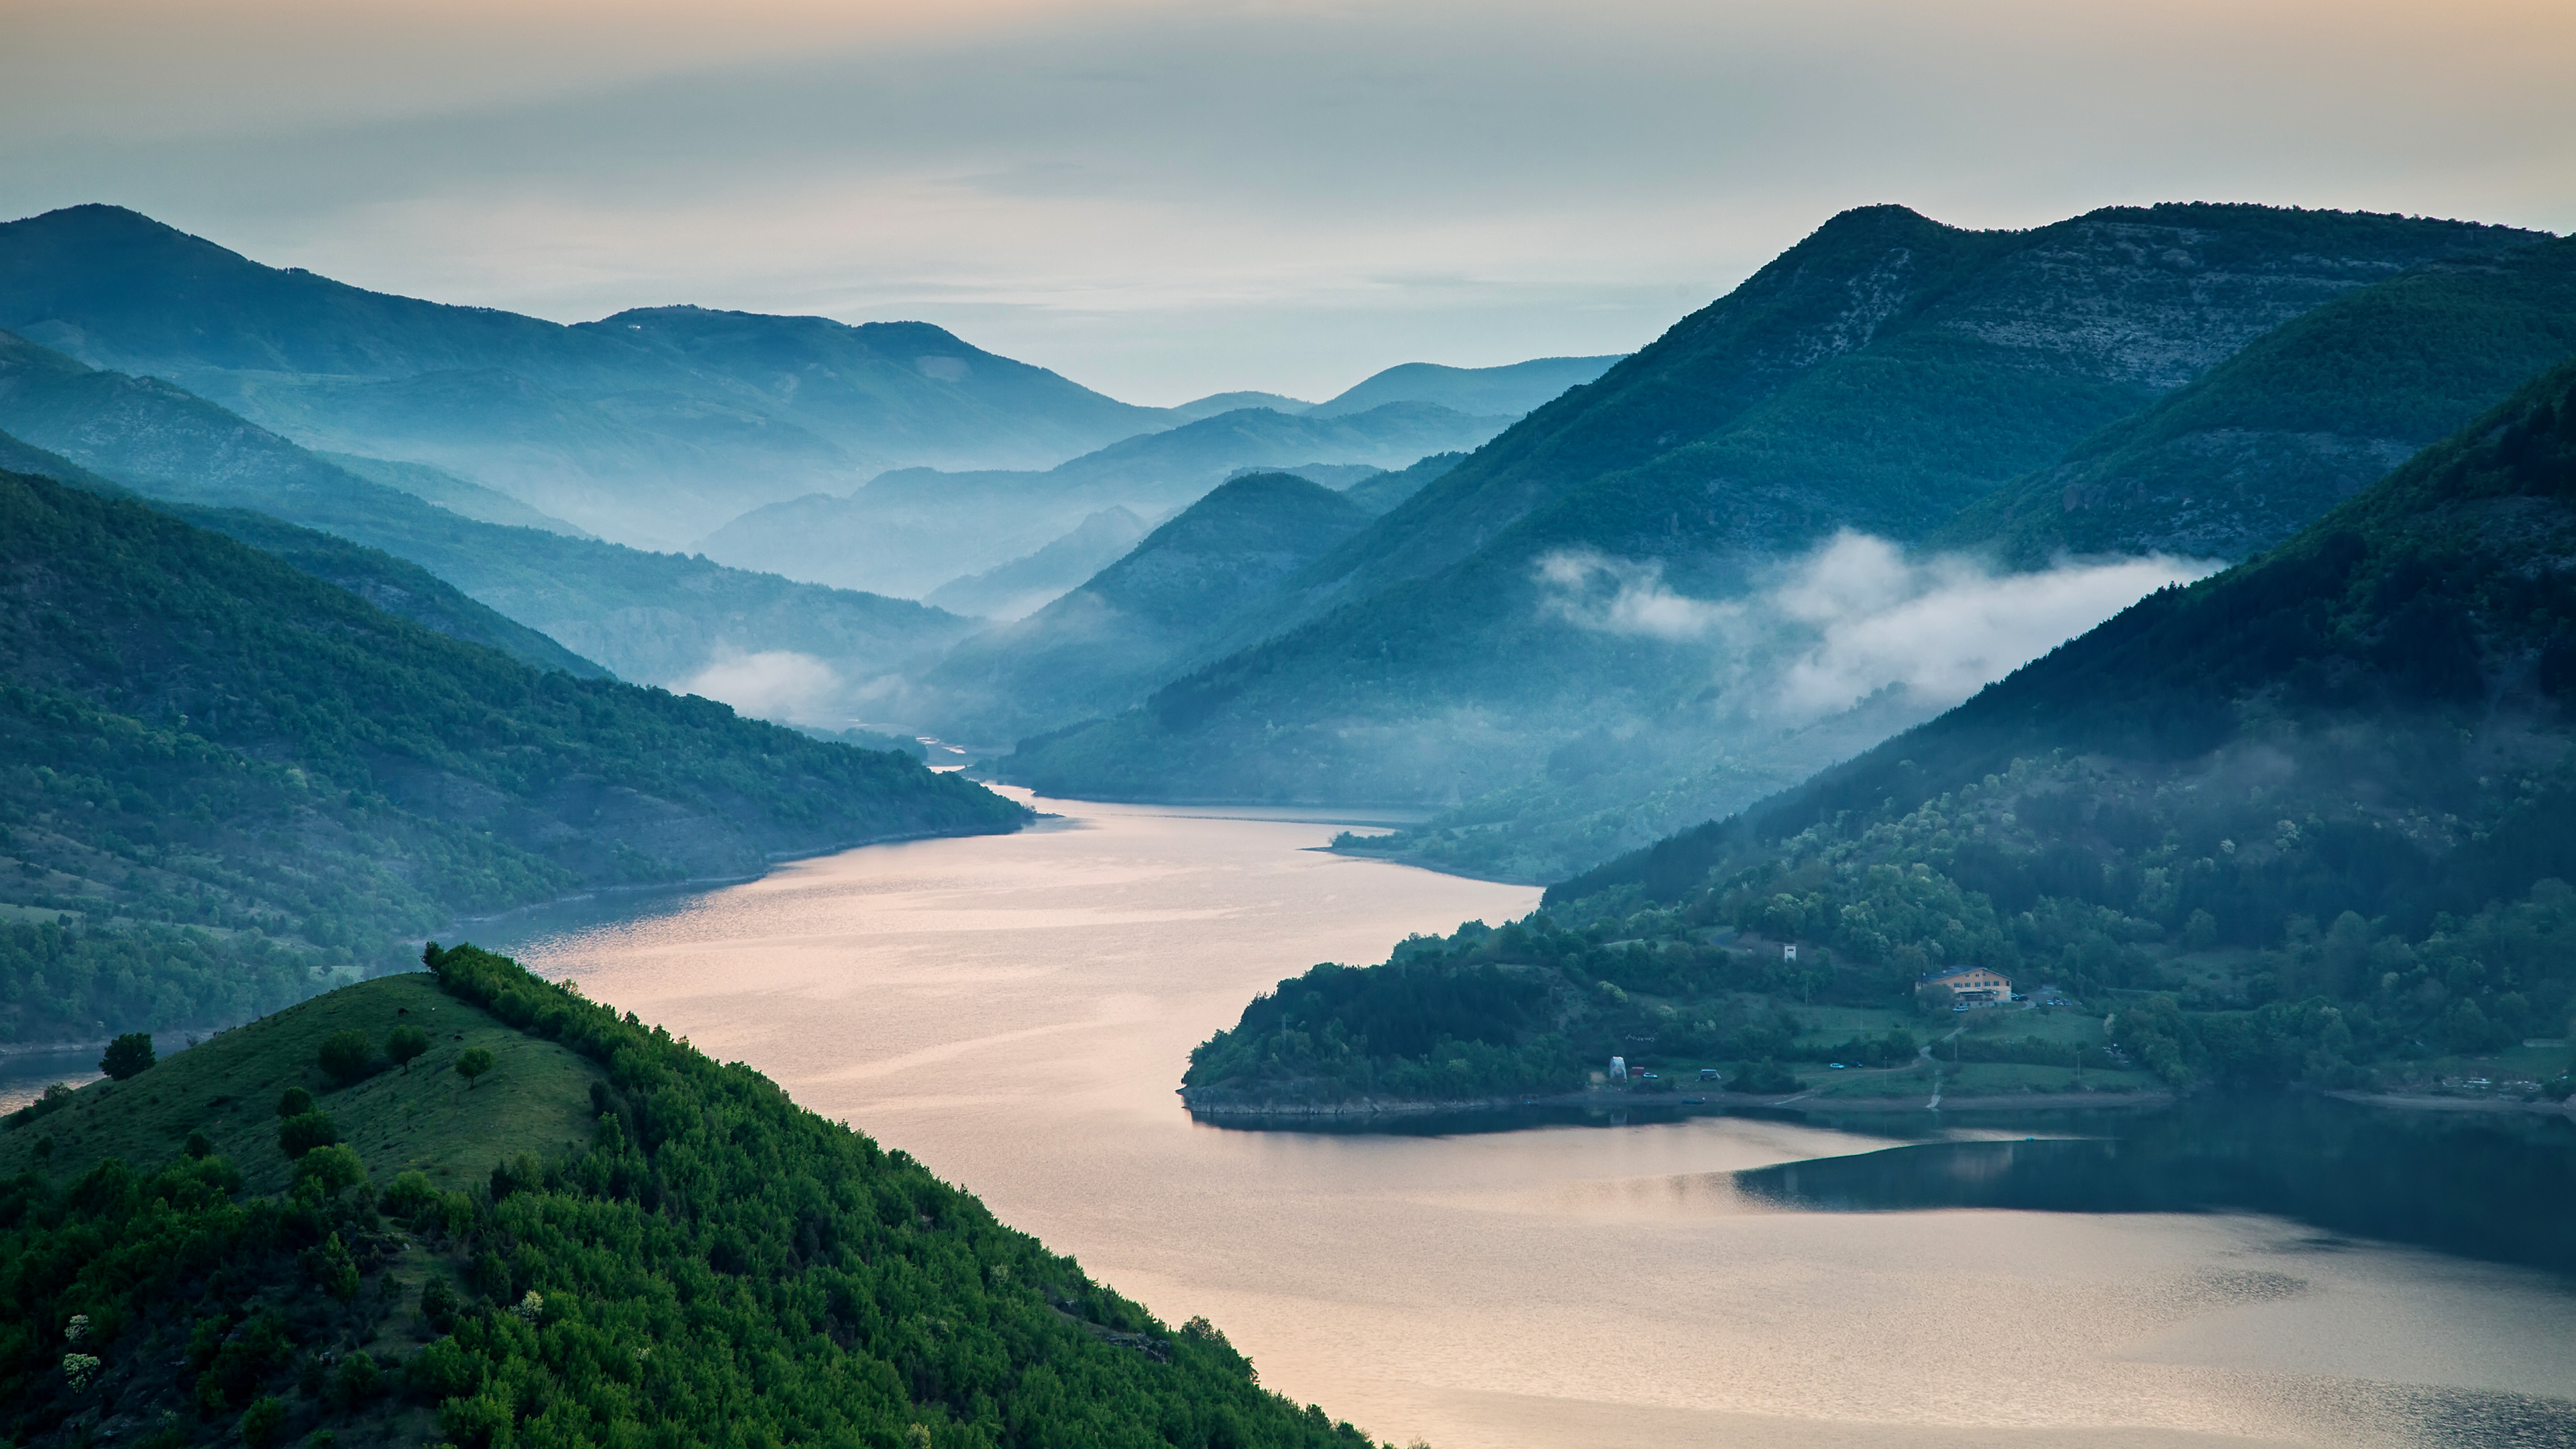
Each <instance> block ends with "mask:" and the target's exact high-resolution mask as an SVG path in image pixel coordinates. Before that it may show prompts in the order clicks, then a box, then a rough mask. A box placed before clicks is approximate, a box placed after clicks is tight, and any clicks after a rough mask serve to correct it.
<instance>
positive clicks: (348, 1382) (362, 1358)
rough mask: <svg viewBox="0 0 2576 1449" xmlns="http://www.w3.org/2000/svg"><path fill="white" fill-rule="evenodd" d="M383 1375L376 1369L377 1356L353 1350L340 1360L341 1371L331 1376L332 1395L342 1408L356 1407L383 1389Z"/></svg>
mask: <svg viewBox="0 0 2576 1449" xmlns="http://www.w3.org/2000/svg"><path fill="white" fill-rule="evenodd" d="M383 1387H384V1383H383V1375H381V1374H379V1373H378V1372H377V1371H376V1360H375V1358H374V1357H373V1356H372V1355H370V1354H367V1353H364V1352H359V1351H352V1352H351V1353H350V1354H349V1356H348V1357H347V1358H344V1359H342V1360H340V1371H339V1372H338V1373H336V1374H333V1375H332V1376H331V1397H332V1399H333V1400H334V1401H335V1402H337V1403H338V1404H339V1405H340V1406H341V1407H342V1408H350V1409H353V1408H356V1407H357V1406H358V1405H360V1404H363V1403H365V1402H366V1401H367V1400H369V1399H372V1398H374V1397H375V1396H376V1395H377V1394H378V1393H379V1392H381V1391H382V1390H383Z"/></svg>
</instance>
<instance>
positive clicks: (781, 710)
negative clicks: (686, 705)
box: [677, 649, 845, 728]
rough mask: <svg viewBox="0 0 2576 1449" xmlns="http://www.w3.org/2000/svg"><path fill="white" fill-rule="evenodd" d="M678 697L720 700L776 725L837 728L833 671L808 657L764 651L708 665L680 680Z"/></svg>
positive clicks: (838, 679) (837, 692) (837, 680)
mask: <svg viewBox="0 0 2576 1449" xmlns="http://www.w3.org/2000/svg"><path fill="white" fill-rule="evenodd" d="M677 687H678V689H679V690H680V692H681V693H684V694H695V695H700V696H703V697H705V698H707V699H714V700H722V701H723V702H724V703H726V704H729V705H732V706H733V707H734V712H735V713H737V714H744V715H749V716H751V717H752V718H754V719H766V720H776V721H778V722H779V723H781V724H810V725H828V726H832V727H835V728H837V727H839V726H840V725H841V724H843V723H845V721H843V720H841V719H840V718H839V717H838V716H839V714H840V713H841V712H842V711H841V710H840V708H839V705H840V700H841V691H842V682H841V676H840V674H839V672H838V671H836V670H834V669H833V668H832V666H831V665H829V664H826V663H824V662H823V661H822V660H820V659H817V658H815V657H814V656H813V655H811V654H799V653H797V652H795V651H794V650H792V649H766V650H763V651H761V652H760V653H757V654H732V655H727V656H725V657H723V658H719V659H716V660H714V661H712V662H710V663H709V664H708V665H707V666H706V667H705V668H703V669H701V670H699V671H698V672H697V673H696V674H694V675H691V676H690V677H689V678H688V679H686V680H683V681H682V682H681V683H680V684H679V685H678V686H677Z"/></svg>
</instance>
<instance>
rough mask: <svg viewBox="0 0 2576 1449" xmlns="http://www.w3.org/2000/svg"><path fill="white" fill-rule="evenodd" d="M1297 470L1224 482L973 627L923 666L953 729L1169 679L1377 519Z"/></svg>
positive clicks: (1076, 714)
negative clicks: (1105, 563) (1257, 604)
mask: <svg viewBox="0 0 2576 1449" xmlns="http://www.w3.org/2000/svg"><path fill="white" fill-rule="evenodd" d="M1368 519H1369V515H1368V512H1367V510H1365V509H1363V508H1361V507H1360V506H1359V505H1358V504H1355V503H1353V502H1351V501H1350V500H1349V499H1347V498H1345V497H1343V496H1342V495H1341V494H1339V493H1336V492H1334V491H1333V490H1332V489H1330V488H1326V487H1324V486H1323V485H1322V484H1319V483H1312V482H1309V481H1307V480H1306V479H1304V478H1300V477H1298V476H1296V475H1295V474H1292V473H1252V474H1247V475H1246V476H1244V477H1241V478H1236V479H1233V480H1231V481H1229V482H1226V483H1224V484H1221V485H1219V486H1218V487H1217V488H1216V490H1215V491H1213V492H1211V493H1209V494H1208V495H1207V496H1206V497H1205V498H1202V499H1200V500H1199V501H1198V502H1196V503H1193V504H1191V505H1190V506H1189V508H1188V509H1186V510H1184V511H1183V512H1182V513H1181V515H1180V516H1179V517H1177V518H1174V519H1173V520H1172V521H1170V522H1169V523H1166V524H1164V525H1163V526H1162V527H1160V528H1157V529H1155V530H1154V531H1153V532H1152V533H1150V534H1147V535H1146V536H1145V539H1144V541H1143V542H1141V543H1139V544H1137V545H1136V547H1135V548H1134V549H1133V550H1131V551H1129V552H1128V554H1127V555H1126V556H1125V557H1123V558H1121V559H1119V560H1118V561H1117V562H1116V563H1113V564H1111V565H1110V566H1109V567H1107V568H1105V569H1102V570H1101V571H1100V572H1099V573H1098V574H1095V575H1094V576H1092V578H1091V579H1090V580H1089V581H1088V582H1086V583H1085V584H1083V585H1082V587H1080V588H1078V589H1075V590H1073V591H1072V592H1071V593H1068V594H1066V595H1065V596H1064V597H1062V598H1060V599H1057V600H1056V601H1055V602H1053V603H1051V604H1049V605H1047V606H1046V607H1045V608H1043V609H1040V610H1039V611H1037V612H1036V613H1035V614H1033V615H1031V616H1029V617H1028V618H1026V619H1022V620H1020V621H1019V622H1017V623H1015V624H1006V625H1004V626H1002V627H1000V628H997V629H993V630H990V631H988V632H986V633H982V634H978V635H975V636H974V637H972V638H969V639H967V640H966V641H964V642H963V643H961V644H959V645H958V646H957V647H956V648H954V649H952V650H950V651H949V652H948V655H947V657H946V658H944V659H942V660H940V662H939V663H938V664H937V665H936V666H934V667H933V668H931V669H929V670H928V671H926V672H924V673H923V674H922V675H921V677H920V684H921V688H922V690H923V691H924V692H925V695H926V696H927V698H926V701H925V702H924V704H923V705H921V706H918V707H921V708H927V709H931V710H935V711H936V713H934V714H932V715H931V716H930V718H931V719H932V720H933V721H934V722H935V723H936V724H937V725H938V726H939V728H940V730H941V732H942V733H944V734H946V735H948V736H950V737H951V738H957V739H972V740H997V739H998V740H1011V739H1017V738H1019V737H1020V736H1022V735H1025V734H1030V733H1034V732H1036V731H1039V730H1045V729H1051V728H1054V727H1057V726H1059V725H1062V724H1064V723H1066V722H1068V721H1070V720H1078V719H1083V718H1087V717H1090V716H1093V715H1099V714H1105V713H1111V712H1114V711H1116V710H1119V709H1123V708H1125V707H1126V706H1128V705H1130V704H1132V703H1134V702H1135V701H1136V700H1137V699H1138V698H1140V697H1142V696H1143V695H1144V694H1145V693H1146V692H1147V691H1148V690H1151V689H1152V688H1153V687H1154V686H1155V685H1156V684H1158V683H1160V682H1161V681H1162V680H1163V679H1164V678H1166V677H1168V674H1169V672H1170V670H1171V668H1172V665H1173V659H1174V656H1175V655H1177V654H1178V653H1180V652H1181V651H1182V650H1183V649H1185V648H1186V647H1187V646H1188V645H1189V644H1190V643H1191V642H1192V641H1193V640H1195V639H1197V638H1199V637H1200V636H1201V635H1203V634H1205V633H1206V632H1207V630H1208V628H1209V626H1210V624H1211V622H1212V621H1215V620H1219V619H1223V618H1225V617H1226V616H1227V615H1229V614H1231V613H1233V612H1234V611H1235V610H1236V609H1239V608H1241V607H1243V606H1244V605H1245V604H1247V603H1249V602H1250V601H1252V600H1254V599H1256V598H1259V597H1260V596H1261V594H1262V592H1263V591H1264V590H1266V589H1267V588H1268V587H1269V586H1270V585H1271V584H1272V583H1274V582H1276V581H1277V580H1279V579H1280V578H1282V577H1284V576H1285V575H1286V574H1288V573H1289V572H1290V571H1291V570H1293V569H1295V568H1297V567H1299V566H1300V565H1302V564H1305V563H1307V562H1309V561H1311V560H1313V559H1315V558H1316V557H1318V556H1320V555H1321V554H1323V552H1324V551H1325V550H1327V549H1329V548H1331V547H1332V546H1333V545H1334V544H1337V543H1339V542H1341V541H1342V540H1343V539H1345V538H1348V537H1350V536H1351V535H1352V534H1353V533H1355V532H1357V531H1358V530H1359V529H1360V528H1361V527H1362V526H1363V525H1365V524H1366V523H1367V522H1368Z"/></svg>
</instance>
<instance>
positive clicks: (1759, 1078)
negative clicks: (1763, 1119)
mask: <svg viewBox="0 0 2576 1449" xmlns="http://www.w3.org/2000/svg"><path fill="white" fill-rule="evenodd" d="M1726 1085H1727V1086H1728V1087H1729V1088H1730V1089H1732V1090H1734V1091H1738V1092H1753V1093H1757V1094H1759V1095H1762V1096H1766V1097H1767V1096H1770V1095H1771V1094H1772V1093H1774V1092H1795V1091H1798V1090H1800V1089H1801V1088H1803V1087H1805V1086H1806V1085H1807V1084H1806V1083H1805V1082H1802V1081H1800V1080H1798V1078H1797V1076H1796V1075H1795V1074H1794V1073H1792V1072H1791V1071H1790V1070H1789V1069H1788V1068H1786V1067H1784V1066H1782V1065H1780V1064H1779V1063H1778V1062H1758V1063H1755V1064H1754V1065H1752V1066H1749V1067H1746V1068H1745V1069H1744V1070H1742V1071H1740V1072H1737V1073H1736V1074H1735V1080H1734V1081H1731V1082H1729V1083H1727V1084H1726Z"/></svg>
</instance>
